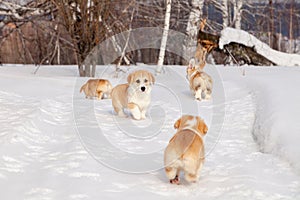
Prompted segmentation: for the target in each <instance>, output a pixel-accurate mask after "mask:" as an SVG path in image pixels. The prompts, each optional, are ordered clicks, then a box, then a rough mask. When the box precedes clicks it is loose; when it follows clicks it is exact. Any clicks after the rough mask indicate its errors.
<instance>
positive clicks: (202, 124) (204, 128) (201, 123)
mask: <svg viewBox="0 0 300 200" xmlns="http://www.w3.org/2000/svg"><path fill="white" fill-rule="evenodd" d="M197 121H198V124H197V129H198V131H199V132H200V133H203V134H206V133H207V131H208V127H207V125H206V124H205V122H204V121H203V120H202V119H201V118H200V117H197Z"/></svg>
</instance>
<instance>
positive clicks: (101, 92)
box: [80, 79, 112, 99]
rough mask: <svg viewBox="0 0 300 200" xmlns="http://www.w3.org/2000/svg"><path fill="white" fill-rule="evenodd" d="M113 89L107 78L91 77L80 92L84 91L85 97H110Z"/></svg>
mask: <svg viewBox="0 0 300 200" xmlns="http://www.w3.org/2000/svg"><path fill="white" fill-rule="evenodd" d="M111 90H112V85H111V83H110V82H109V81H108V80H106V79H90V80H88V81H87V82H86V83H85V84H84V85H83V86H82V87H81V88H80V93H81V92H82V91H84V93H85V98H90V99H91V98H93V97H97V98H98V99H104V98H110V92H111Z"/></svg>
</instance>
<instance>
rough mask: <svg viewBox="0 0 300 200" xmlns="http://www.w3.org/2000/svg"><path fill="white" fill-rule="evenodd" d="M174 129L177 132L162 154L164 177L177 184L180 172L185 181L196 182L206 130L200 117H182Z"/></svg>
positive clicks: (202, 161) (202, 157)
mask: <svg viewBox="0 0 300 200" xmlns="http://www.w3.org/2000/svg"><path fill="white" fill-rule="evenodd" d="M174 128H175V129H177V132H176V133H175V135H174V136H173V137H172V138H171V140H170V141H169V144H168V146H167V148H166V150H165V153H164V164H165V172H166V175H167V177H168V178H169V180H170V183H172V184H179V181H180V180H179V174H180V171H181V170H182V171H183V172H184V177H185V180H186V181H188V182H197V181H198V179H199V176H200V170H201V168H202V166H203V163H204V155H205V152H204V142H203V137H204V135H205V134H206V133H207V131H208V128H207V126H206V124H205V122H204V121H203V120H202V119H201V118H200V117H198V116H192V115H183V116H182V117H181V118H179V119H178V120H177V121H176V122H175V124H174Z"/></svg>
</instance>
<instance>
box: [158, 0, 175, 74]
mask: <svg viewBox="0 0 300 200" xmlns="http://www.w3.org/2000/svg"><path fill="white" fill-rule="evenodd" d="M171 4H172V0H166V14H165V24H164V30H163V35H162V40H161V45H160V51H159V57H158V62H157V65H158V66H157V68H156V74H160V73H161V70H162V67H163V64H164V59H165V53H166V46H167V40H168V33H169V27H170V16H171Z"/></svg>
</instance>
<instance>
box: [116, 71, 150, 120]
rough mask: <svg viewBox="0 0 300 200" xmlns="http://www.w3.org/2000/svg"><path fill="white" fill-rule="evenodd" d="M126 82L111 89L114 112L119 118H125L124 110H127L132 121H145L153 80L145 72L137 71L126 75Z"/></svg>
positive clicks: (148, 73)
mask: <svg viewBox="0 0 300 200" xmlns="http://www.w3.org/2000/svg"><path fill="white" fill-rule="evenodd" d="M127 82H128V83H126V84H121V85H117V86H116V87H114V88H113V89H112V92H111V97H112V105H113V107H114V110H115V112H116V113H117V114H118V115H119V116H126V115H125V113H124V109H128V110H129V111H130V113H131V115H132V117H133V118H134V119H136V120H140V119H145V118H146V112H147V109H148V106H149V104H150V102H151V90H152V85H153V84H154V82H155V78H154V76H153V74H151V73H150V72H148V71H146V70H138V71H135V72H133V73H131V74H129V75H128V77H127Z"/></svg>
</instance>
